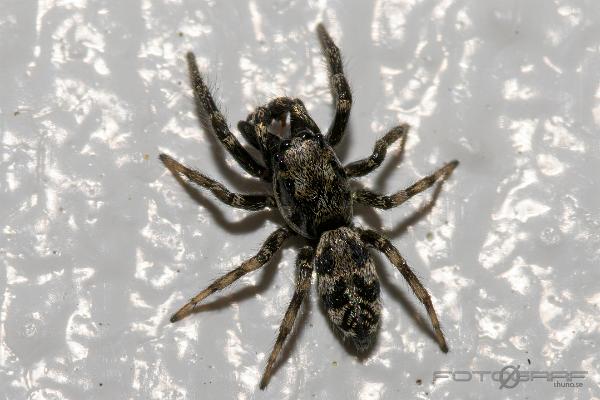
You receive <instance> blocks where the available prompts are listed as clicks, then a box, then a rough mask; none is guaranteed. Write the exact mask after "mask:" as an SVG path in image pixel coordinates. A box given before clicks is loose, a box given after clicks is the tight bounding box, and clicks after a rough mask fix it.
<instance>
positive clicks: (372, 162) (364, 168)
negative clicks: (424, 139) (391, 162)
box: [344, 124, 410, 178]
mask: <svg viewBox="0 0 600 400" xmlns="http://www.w3.org/2000/svg"><path fill="white" fill-rule="evenodd" d="M409 129H410V125H408V124H402V125H399V126H396V127H394V128H392V129H390V131H389V132H388V133H386V134H385V135H384V136H383V137H382V138H380V139H378V140H377V141H376V142H375V147H374V148H373V153H372V154H371V155H370V156H369V157H367V158H363V159H362V160H358V161H354V162H352V163H350V164H348V165H346V166H345V167H344V171H346V176H347V177H348V178H354V177H358V176H364V175H366V174H368V173H369V172H371V171H373V170H375V169H376V168H377V167H379V166H380V165H381V163H382V162H383V160H384V159H385V156H386V153H387V149H388V147H390V146H391V145H392V144H393V143H394V142H395V141H396V140H398V139H400V138H402V144H404V141H405V140H406V134H407V132H408V130H409Z"/></svg>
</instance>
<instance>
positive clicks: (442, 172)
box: [352, 160, 458, 210]
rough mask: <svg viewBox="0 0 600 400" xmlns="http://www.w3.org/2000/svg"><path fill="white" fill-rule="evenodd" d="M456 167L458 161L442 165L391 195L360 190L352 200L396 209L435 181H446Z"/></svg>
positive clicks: (353, 194)
mask: <svg viewBox="0 0 600 400" xmlns="http://www.w3.org/2000/svg"><path fill="white" fill-rule="evenodd" d="M457 166H458V161H457V160H454V161H451V162H449V163H448V164H446V165H444V166H443V167H442V168H440V169H438V170H437V171H435V172H434V173H433V174H431V175H429V176H426V177H425V178H423V179H421V180H419V181H417V182H416V183H414V184H412V185H411V186H409V187H408V188H406V189H404V190H401V191H399V192H396V193H394V194H392V195H389V196H387V195H382V194H379V193H375V192H372V191H370V190H367V189H360V190H357V191H356V192H354V193H352V198H353V200H354V201H355V202H357V203H359V204H364V205H368V206H371V207H376V208H383V209H386V210H387V209H390V208H393V207H397V206H399V205H400V204H402V203H404V202H405V201H406V200H408V199H410V198H411V197H413V196H414V195H416V194H418V193H421V192H422V191H423V190H425V189H427V188H429V187H431V185H433V184H434V183H435V182H436V181H437V180H439V179H446V178H447V177H448V176H449V175H450V173H452V171H453V170H454V168H456V167H457Z"/></svg>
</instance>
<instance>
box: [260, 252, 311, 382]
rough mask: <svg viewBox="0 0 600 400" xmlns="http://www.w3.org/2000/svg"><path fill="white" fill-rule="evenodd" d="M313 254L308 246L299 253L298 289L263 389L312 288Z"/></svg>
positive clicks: (295, 291) (267, 366) (285, 320)
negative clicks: (301, 306)
mask: <svg viewBox="0 0 600 400" xmlns="http://www.w3.org/2000/svg"><path fill="white" fill-rule="evenodd" d="M313 255H314V250H313V249H312V248H310V247H308V246H307V247H304V248H302V249H301V250H300V254H298V259H297V260H296V289H295V290H294V295H293V296H292V300H291V301H290V304H289V306H288V308H287V311H286V312H285V315H284V316H283V320H282V321H281V325H280V327H279V334H278V335H277V340H276V341H275V345H274V346H273V350H272V351H271V355H269V360H268V361H267V365H266V367H265V371H264V373H263V376H262V379H261V380H260V388H261V389H264V388H266V387H267V385H268V384H269V380H270V379H271V374H272V372H273V367H274V366H275V361H276V360H277V356H278V355H279V353H280V352H281V349H282V348H283V345H284V343H285V339H286V338H287V336H288V335H289V333H290V332H291V331H292V328H293V326H294V321H295V320H296V316H297V315H298V311H299V309H300V305H301V304H302V301H303V300H304V296H305V295H306V293H307V292H308V290H309V288H310V279H311V276H312V271H313V268H312V258H313Z"/></svg>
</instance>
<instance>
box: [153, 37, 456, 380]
mask: <svg viewBox="0 0 600 400" xmlns="http://www.w3.org/2000/svg"><path fill="white" fill-rule="evenodd" d="M317 31H318V34H319V40H320V42H321V46H322V48H323V51H324V53H325V56H326V58H327V62H328V66H329V74H330V83H331V87H332V89H333V92H334V97H335V102H336V114H335V118H334V120H333V122H332V124H331V126H330V127H329V129H328V131H327V134H325V135H323V134H322V133H321V131H320V129H319V128H318V126H317V125H316V124H315V123H314V121H313V120H312V118H311V117H310V116H309V115H308V112H307V111H306V109H305V107H304V104H303V103H302V101H300V100H299V99H291V98H288V97H280V98H276V99H274V100H272V101H271V102H269V103H268V104H266V105H264V106H261V107H257V108H256V110H255V111H254V112H253V113H251V114H250V115H249V116H248V118H247V119H246V121H240V122H239V124H238V129H239V130H240V132H241V133H242V135H243V136H244V138H245V139H246V140H247V141H248V143H249V145H251V146H252V147H254V148H255V149H256V150H257V151H258V152H259V153H260V155H261V158H262V163H261V162H259V161H258V160H256V159H255V158H254V157H253V156H251V155H250V153H249V152H248V151H247V150H246V149H245V148H244V147H243V146H242V145H241V144H240V143H239V141H238V140H237V138H236V137H235V136H234V135H233V134H232V133H231V132H230V131H229V128H228V126H227V123H226V121H225V118H224V117H223V115H222V114H221V113H220V112H219V110H218V109H217V107H216V105H215V102H214V101H213V99H212V96H211V94H210V92H209V90H208V88H207V86H206V84H205V83H204V81H203V80H202V78H201V76H200V73H199V71H198V67H197V65H196V61H195V58H194V56H193V54H192V53H188V63H189V67H190V77H191V81H192V87H193V89H194V96H195V100H196V105H197V108H198V113H199V115H201V116H202V119H203V121H205V122H206V124H207V125H208V128H209V129H211V130H213V131H214V133H215V135H216V136H217V138H218V139H219V140H220V141H221V143H222V144H223V145H224V146H225V148H226V149H227V150H228V151H229V153H230V154H231V155H232V156H233V157H234V158H235V160H236V161H237V162H238V163H239V164H240V165H241V166H242V167H243V168H244V169H245V170H246V171H247V172H248V173H250V174H251V175H253V176H255V177H257V178H260V179H263V180H264V181H266V182H271V185H272V190H273V192H272V194H254V195H243V194H237V193H231V192H230V191H229V190H227V189H226V188H225V186H223V185H222V184H220V183H219V182H217V181H215V180H213V179H211V178H208V177H207V176H205V175H203V174H201V173H200V172H198V171H195V170H193V169H190V168H188V167H186V166H184V165H182V164H180V163H178V162H177V161H175V160H174V159H173V158H171V157H170V156H168V155H166V154H161V155H160V159H161V160H162V161H163V162H164V163H165V165H166V166H167V167H168V168H169V169H170V170H171V171H172V172H174V173H176V174H182V175H184V176H186V177H187V178H188V179H190V180H191V181H192V182H194V183H196V184H198V185H200V186H202V187H204V188H206V189H208V190H210V191H211V192H212V193H213V194H214V195H215V196H216V197H217V198H218V199H220V200H221V201H223V202H224V203H225V204H228V205H230V206H233V207H238V208H243V209H246V210H260V209H263V208H265V207H269V208H274V209H276V210H278V212H279V213H281V215H282V216H283V218H284V220H285V223H286V225H287V226H285V227H280V228H279V229H277V230H276V231H275V232H273V233H272V234H271V236H269V238H267V240H266V241H265V243H264V244H263V246H262V248H261V249H260V250H259V252H258V253H257V254H256V255H255V256H254V257H251V258H250V259H248V260H246V261H245V262H243V263H242V265H240V266H239V267H237V268H235V269H233V270H232V271H230V272H228V273H227V274H225V275H223V276H222V277H220V278H218V279H216V280H215V281H214V282H213V283H211V284H210V285H209V286H208V287H207V288H206V289H204V290H203V291H201V292H200V293H198V294H197V295H196V296H194V297H193V298H192V299H191V300H190V301H189V302H188V303H187V304H186V305H184V306H183V307H182V308H181V309H180V310H179V311H177V312H176V313H175V314H174V315H173V316H172V317H171V322H175V321H177V320H179V319H181V318H183V317H184V316H186V315H187V314H188V313H189V312H190V311H191V310H193V308H194V307H195V306H196V305H197V304H198V303H200V302H201V301H202V300H204V299H205V298H206V297H208V296H210V295H211V294H213V293H215V292H216V291H219V290H221V289H223V288H225V287H227V286H229V285H231V284H232V283H233V282H235V281H236V280H237V279H239V278H241V277H242V276H243V275H245V274H247V273H248V272H251V271H254V270H256V269H258V268H260V267H262V266H263V265H264V264H266V263H267V262H268V261H269V259H270V258H271V257H272V255H273V253H275V251H277V249H279V247H281V245H282V244H283V242H284V241H285V239H287V238H288V237H290V236H293V235H300V236H302V237H304V238H305V239H306V241H307V246H305V247H303V248H302V249H301V250H300V253H299V255H298V259H297V268H296V271H297V277H296V280H297V282H296V288H295V291H294V295H293V297H292V299H291V301H290V304H289V306H288V309H287V311H286V313H285V316H284V318H283V321H282V323H281V326H280V328H279V334H278V336H277V341H276V343H275V346H274V347H273V350H272V351H271V354H270V356H269V359H268V361H267V365H266V368H265V372H264V374H263V377H262V380H261V382H260V387H261V389H264V388H265V387H266V385H267V383H268V382H269V379H270V377H271V373H272V370H273V366H274V364H275V361H276V360H277V356H278V355H279V353H280V352H281V349H282V347H283V344H284V342H285V339H286V337H287V336H288V335H289V333H290V331H291V329H292V327H293V324H294V320H295V318H296V315H297V313H298V311H299V309H300V305H301V304H302V301H303V299H304V297H305V296H306V294H307V292H308V289H309V288H310V282H311V279H310V278H311V275H312V273H313V271H316V274H317V289H318V293H319V297H320V300H321V301H322V304H323V307H324V309H325V311H326V313H327V317H328V318H329V320H330V321H331V322H332V323H333V325H334V326H335V328H336V329H337V330H338V331H339V332H340V333H341V334H342V336H343V337H344V338H348V339H350V340H351V341H352V343H353V344H354V345H355V347H356V348H357V349H358V350H359V351H364V350H366V349H368V348H369V347H370V345H371V344H372V342H373V340H372V339H373V337H374V335H375V334H376V332H377V329H378V327H379V322H380V315H381V299H380V294H379V292H380V287H379V280H378V278H377V273H376V271H375V265H374V263H373V259H372V257H371V255H370V253H369V250H368V248H369V247H372V248H374V249H376V250H379V251H381V252H383V253H384V254H385V255H386V256H387V258H388V259H389V260H390V261H391V262H392V264H394V266H395V267H396V268H397V269H398V270H399V271H400V273H401V274H402V276H403V277H404V279H406V281H407V282H408V284H409V285H410V287H411V289H412V290H413V292H414V293H415V295H416V296H417V297H418V298H419V300H420V301H421V302H422V303H423V304H424V306H425V308H426V309H427V312H428V314H429V317H430V319H431V323H432V325H433V329H434V334H435V336H436V339H437V340H438V342H439V345H440V347H441V349H442V350H443V351H448V348H447V346H446V341H445V339H444V335H443V333H442V331H441V329H440V324H439V321H438V319H437V315H436V312H435V309H434V308H433V304H432V302H431V299H430V296H429V293H428V292H427V290H425V288H424V287H423V285H422V284H421V282H419V280H418V279H417V277H416V276H415V274H414V273H413V272H412V270H411V269H410V268H409V267H408V265H407V263H406V261H405V260H404V258H402V256H401V255H400V253H399V252H398V250H397V249H396V248H395V247H394V246H393V245H392V244H391V242H390V241H389V240H388V239H386V238H385V237H383V236H382V235H380V234H379V233H377V232H375V231H373V230H367V229H361V228H359V227H357V226H354V225H353V224H352V215H353V206H354V205H364V206H371V207H377V208H384V209H388V208H392V207H396V206H398V205H400V204H402V203H403V202H405V201H406V200H408V199H409V198H410V197H412V196H414V195H415V194H417V193H420V192H422V191H423V190H425V189H427V188H428V187H430V186H432V185H433V184H434V183H435V182H436V181H440V182H441V181H442V180H443V179H444V178H446V177H447V176H448V175H449V174H450V173H451V172H452V170H454V168H455V167H456V166H457V165H458V161H452V162H450V163H448V164H446V165H444V166H443V167H442V168H440V169H439V170H437V171H436V172H434V173H433V174H431V175H429V176H427V177H425V178H423V179H421V180H419V181H417V182H416V183H414V184H413V185H411V186H409V187H408V188H407V189H404V190H401V191H399V192H396V193H394V194H392V195H389V196H387V195H381V194H378V193H374V192H372V191H370V190H367V189H361V190H355V191H353V190H352V189H351V187H350V179H351V178H355V177H359V176H363V175H366V174H368V173H369V172H371V171H373V170H374V169H375V168H377V167H378V166H379V165H380V164H381V163H382V161H383V159H384V158H385V154H386V149H387V148H388V147H389V146H390V145H391V144H392V143H394V142H395V141H397V140H398V139H400V138H401V137H403V136H404V135H405V134H406V132H407V131H408V125H406V124H403V125H400V126H397V127H395V128H393V129H391V130H390V131H389V132H388V133H387V134H386V135H385V136H383V137H382V138H381V139H379V140H377V142H376V143H375V148H374V150H373V153H372V154H371V156H369V157H367V158H365V159H363V160H359V161H356V162H353V163H350V164H348V165H346V166H343V165H342V164H341V163H340V161H339V160H338V158H337V156H336V154H335V151H334V149H333V146H335V145H336V144H337V143H338V142H339V141H340V140H341V138H342V136H343V134H344V131H345V129H346V124H347V122H348V117H349V115H350V107H351V104H352V96H351V94H350V89H349V86H348V83H347V82H346V78H345V77H344V73H343V69H342V61H341V56H340V53H339V50H338V48H337V46H336V45H335V44H334V43H333V41H332V40H331V38H330V36H329V34H328V33H327V31H326V30H325V28H324V27H323V25H319V26H318V27H317ZM288 117H289V121H290V126H289V136H288V137H281V136H278V135H276V134H274V133H272V132H270V131H269V127H270V126H271V124H272V123H273V121H282V122H283V123H284V124H285V123H286V122H285V121H286V120H287V118H288Z"/></svg>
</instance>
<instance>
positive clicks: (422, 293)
mask: <svg viewBox="0 0 600 400" xmlns="http://www.w3.org/2000/svg"><path fill="white" fill-rule="evenodd" d="M357 231H358V232H359V233H360V237H361V239H362V240H363V241H364V242H365V243H367V244H370V245H372V246H373V247H375V248H376V249H377V250H379V251H381V252H382V253H383V254H385V255H386V257H387V258H388V260H390V262H391V263H392V264H394V266H395V267H396V268H397V269H398V271H400V273H401V274H402V276H403V277H404V279H405V280H406V282H408V284H409V285H410V288H411V289H412V291H413V293H414V294H415V296H417V298H418V299H419V301H420V302H421V303H423V305H424V306H425V308H426V309H427V313H428V314H429V319H431V325H432V326H433V331H434V333H435V337H436V339H437V341H438V344H439V345H440V348H441V349H442V351H443V352H444V353H447V352H448V346H447V345H446V339H445V338H444V334H443V332H442V329H441V327H440V321H439V320H438V317H437V314H436V312H435V308H434V307H433V304H432V303H431V297H430V296H429V293H428V292H427V290H426V289H425V287H423V284H422V283H421V282H420V281H419V278H417V276H416V275H415V273H414V272H413V271H412V270H411V269H410V267H409V266H408V264H407V263H406V260H405V259H404V258H403V257H402V255H400V252H399V251H398V249H396V248H395V247H394V245H392V243H391V242H390V241H389V240H388V239H387V238H385V237H384V236H382V235H381V234H379V233H377V232H375V231H373V230H370V229H369V230H363V229H358V228H357Z"/></svg>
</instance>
